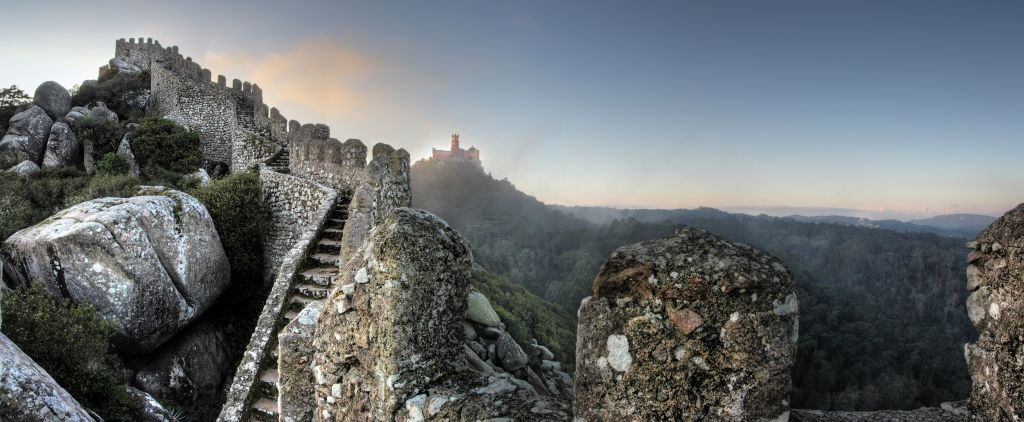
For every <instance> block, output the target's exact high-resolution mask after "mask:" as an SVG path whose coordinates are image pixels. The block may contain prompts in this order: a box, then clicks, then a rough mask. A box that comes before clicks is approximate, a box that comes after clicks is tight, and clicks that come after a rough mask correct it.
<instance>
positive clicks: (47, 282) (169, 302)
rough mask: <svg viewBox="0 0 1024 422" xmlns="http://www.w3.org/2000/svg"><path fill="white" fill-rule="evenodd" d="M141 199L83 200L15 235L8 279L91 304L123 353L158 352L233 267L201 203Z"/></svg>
mask: <svg viewBox="0 0 1024 422" xmlns="http://www.w3.org/2000/svg"><path fill="white" fill-rule="evenodd" d="M143 195H144V196H136V197H132V198H101V199H95V200H92V201H87V202H83V203H81V204H78V205H75V206H73V207H71V208H68V209H66V210H63V211H61V212H59V213H57V214H55V215H54V216H52V217H50V218H48V219H47V220H45V221H43V222H42V223H39V224H37V225H35V226H33V227H30V228H27V229H24V230H21V231H19V232H17V233H15V234H14V235H12V236H11V237H10V238H8V239H7V240H6V241H4V243H3V246H2V247H0V253H2V258H3V261H4V277H5V279H6V280H7V282H8V283H9V284H11V285H13V286H22V287H24V286H28V285H29V283H30V282H31V283H41V284H42V285H43V286H45V287H47V288H48V289H50V290H51V291H53V292H54V293H57V294H60V295H61V296H64V297H68V298H70V299H72V300H73V301H75V302H76V303H89V304H92V305H93V306H94V307H96V310H97V311H99V313H100V314H101V315H102V316H103V317H104V318H105V319H107V320H109V321H111V322H113V323H114V325H115V327H116V330H117V333H116V336H115V340H116V343H117V346H118V348H119V350H121V351H122V352H127V353H148V352H151V351H153V350H154V349H155V348H156V347H157V346H159V345H160V344H161V343H163V342H164V341H165V340H167V339H168V338H170V337H171V336H172V335H173V334H174V333H176V332H178V331H179V330H180V329H181V328H183V327H185V326H186V325H187V324H188V323H189V322H191V321H193V320H194V319H195V318H196V317H198V316H199V315H200V314H202V313H203V312H204V311H205V310H206V309H207V308H208V307H209V306H210V305H211V304H212V303H213V302H214V300H215V299H216V298H217V297H218V296H219V295H220V294H221V292H222V291H223V290H224V289H225V288H226V287H227V285H228V283H229V282H230V268H229V265H228V260H227V256H226V255H225V254H224V248H223V247H222V246H221V243H220V237H218V235H217V230H216V228H215V227H214V225H213V220H212V219H211V218H210V214H209V213H208V212H207V211H206V208H204V207H203V205H202V204H200V203H199V201H198V200H196V199H195V198H193V197H191V196H189V195H187V194H184V193H182V192H178V191H174V190H165V189H162V188H147V189H146V190H145V192H144V193H143Z"/></svg>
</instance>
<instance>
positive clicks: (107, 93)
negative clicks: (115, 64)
mask: <svg viewBox="0 0 1024 422" xmlns="http://www.w3.org/2000/svg"><path fill="white" fill-rule="evenodd" d="M148 89H149V72H148V71H145V72H141V73H135V74H127V73H120V72H118V71H117V70H110V71H108V72H106V73H104V74H103V75H100V78H99V80H98V81H97V83H96V84H93V85H84V86H81V87H79V88H78V91H77V92H75V94H74V95H72V96H71V105H73V106H87V105H89V104H92V103H94V102H96V101H102V102H103V103H104V104H106V106H107V108H109V109H110V110H111V111H113V112H115V113H117V116H118V117H120V118H121V120H122V121H126V122H130V121H136V120H138V119H140V118H142V117H143V115H144V114H145V110H143V109H142V108H140V107H139V106H138V105H137V104H135V103H134V97H136V96H138V95H139V94H141V93H143V92H144V91H146V90H148Z"/></svg>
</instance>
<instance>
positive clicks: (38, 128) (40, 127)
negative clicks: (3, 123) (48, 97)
mask: <svg viewBox="0 0 1024 422" xmlns="http://www.w3.org/2000/svg"><path fill="white" fill-rule="evenodd" d="M52 126H53V119H50V117H49V116H47V115H46V112H45V111H43V109H42V108H39V107H38V106H32V107H29V108H28V109H27V110H25V111H23V112H21V113H18V114H15V115H14V117H11V122H10V126H8V128H7V134H5V135H4V137H3V139H0V160H8V161H22V160H29V161H32V162H33V163H36V164H40V163H42V162H43V151H45V150H46V141H47V139H48V137H49V136H50V127H52Z"/></svg>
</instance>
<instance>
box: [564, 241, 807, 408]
mask: <svg viewBox="0 0 1024 422" xmlns="http://www.w3.org/2000/svg"><path fill="white" fill-rule="evenodd" d="M593 288H594V295H593V297H591V298H589V299H587V300H585V301H584V303H583V305H582V306H581V308H580V320H579V326H578V329H577V333H578V334H577V345H576V379H575V383H576V385H575V394H576V397H575V404H574V408H575V415H576V417H577V418H583V419H585V420H608V421H611V420H615V421H617V420H652V419H659V420H728V421H762V420H763V421H767V420H776V419H777V418H779V417H782V416H784V415H788V412H789V393H790V389H791V379H790V369H791V367H792V364H793V360H794V357H795V355H796V339H797V298H796V293H795V291H794V284H793V280H792V277H791V275H790V273H789V272H788V271H787V270H786V268H785V267H784V266H783V265H782V263H781V262H779V260H778V259H775V258H773V257H771V256H769V255H767V254H765V253H763V252H760V251H758V250H755V249H753V248H751V247H749V246H745V245H739V244H733V243H730V242H727V241H725V240H722V239H720V238H718V237H715V236H713V235H711V234H708V233H706V232H703V231H700V230H695V229H684V230H681V231H679V232H678V233H677V234H676V235H674V236H670V237H667V238H664V239H659V240H654V241H648V242H641V243H637V244H633V245H628V246H624V247H621V248H619V249H617V250H615V251H614V252H612V254H611V256H610V257H609V259H608V261H606V262H605V263H604V265H603V266H602V267H601V270H600V272H599V273H598V276H597V278H595V280H594V287H593Z"/></svg>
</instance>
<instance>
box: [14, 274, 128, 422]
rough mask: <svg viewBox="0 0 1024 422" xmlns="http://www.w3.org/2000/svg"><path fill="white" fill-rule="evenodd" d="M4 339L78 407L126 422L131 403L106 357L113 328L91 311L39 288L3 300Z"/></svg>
mask: <svg viewBox="0 0 1024 422" xmlns="http://www.w3.org/2000/svg"><path fill="white" fill-rule="evenodd" d="M2 303H3V306H2V310H3V326H2V327H0V329H2V331H3V333H4V334H5V335H6V336H7V337H8V338H10V339H11V341H13V342H14V343H16V344H17V345H18V347H20V348H21V350H22V351H24V352H25V354H26V355H28V356H29V357H31V358H32V360H34V361H35V362H36V363H37V364H39V366H40V367H42V368H43V369H45V370H46V372H48V373H49V374H50V376H52V377H53V379H54V380H56V381H57V383H58V384H60V385H61V386H62V387H64V388H65V389H66V390H67V391H68V392H69V393H71V395H72V396H73V397H74V398H75V399H76V400H78V401H79V402H80V403H81V404H82V405H83V406H85V407H86V408H89V409H91V410H93V411H94V412H96V413H98V414H99V415H100V416H101V417H103V418H104V419H105V420H110V421H128V420H131V413H130V411H131V409H130V407H129V403H130V399H129V397H128V396H127V395H126V394H125V393H124V381H123V379H122V378H121V376H120V375H119V374H118V372H117V370H115V369H114V365H113V361H112V355H111V354H110V350H109V347H110V336H111V335H112V334H113V328H112V327H111V325H110V323H108V322H107V321H105V320H103V318H102V317H100V315H99V313H97V312H96V310H95V309H93V308H92V306H90V305H76V304H74V303H72V302H71V301H70V300H68V299H60V298H56V297H54V296H53V295H51V294H50V293H49V292H48V291H46V290H45V289H44V288H42V287H40V286H39V285H33V286H32V287H30V288H28V289H23V290H19V291H14V292H11V293H7V294H5V295H4V297H3V300H2Z"/></svg>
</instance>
